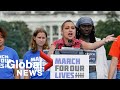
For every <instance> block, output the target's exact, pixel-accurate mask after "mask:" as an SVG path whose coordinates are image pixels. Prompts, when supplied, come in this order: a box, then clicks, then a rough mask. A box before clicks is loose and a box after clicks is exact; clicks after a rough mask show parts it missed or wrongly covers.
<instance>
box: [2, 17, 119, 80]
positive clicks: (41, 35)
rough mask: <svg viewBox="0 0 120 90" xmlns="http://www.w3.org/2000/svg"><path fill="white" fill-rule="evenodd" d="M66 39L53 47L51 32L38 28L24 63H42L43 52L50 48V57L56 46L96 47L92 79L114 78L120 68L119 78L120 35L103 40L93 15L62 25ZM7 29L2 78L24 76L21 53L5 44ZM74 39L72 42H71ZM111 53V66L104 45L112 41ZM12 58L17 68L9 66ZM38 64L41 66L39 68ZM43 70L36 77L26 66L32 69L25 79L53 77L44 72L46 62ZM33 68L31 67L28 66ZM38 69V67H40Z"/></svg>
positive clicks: (62, 32) (90, 72) (3, 36)
mask: <svg viewBox="0 0 120 90" xmlns="http://www.w3.org/2000/svg"><path fill="white" fill-rule="evenodd" d="M59 33H61V35H62V38H60V39H58V40H55V41H53V43H52V44H51V45H50V46H49V44H48V41H47V32H46V30H44V29H43V28H37V29H36V30H35V31H34V32H33V35H32V37H31V43H30V47H31V49H30V50H29V51H27V52H26V53H25V54H24V55H23V62H24V63H27V61H28V62H31V63H32V64H36V63H39V65H42V64H41V63H45V62H43V61H42V62H41V61H40V60H39V59H40V51H43V50H48V51H49V52H48V53H47V55H48V56H49V57H50V56H51V54H53V53H54V51H55V49H62V47H72V48H79V49H84V50H96V53H97V55H96V66H95V67H89V68H90V69H89V78H90V79H112V78H113V75H114V73H115V70H116V67H117V74H116V79H119V78H120V65H119V64H120V60H119V59H120V55H119V54H120V48H119V47H120V44H119V42H120V36H118V37H114V34H112V35H108V36H107V37H105V38H103V39H102V40H101V39H100V38H98V37H95V26H94V22H93V20H92V19H91V18H90V17H81V18H80V19H78V21H77V23H76V24H74V22H73V21H72V20H66V21H64V22H63V24H62V25H61V32H59ZM6 37H7V32H6V31H5V30H4V29H3V28H0V79H20V75H17V70H19V67H17V63H16V61H18V62H20V61H19V56H18V54H17V52H16V51H15V50H14V49H13V48H11V47H7V45H5V40H6ZM69 41H70V42H69ZM112 41H113V44H112V46H111V49H110V52H109V55H111V56H112V60H111V64H110V68H108V64H107V57H106V50H105V47H104V45H105V44H107V43H108V42H112ZM9 60H12V61H11V63H9V64H11V65H12V63H13V62H14V67H12V68H8V67H7V66H8V64H7V62H9ZM39 65H38V67H39ZM42 66H43V67H42V68H38V69H41V70H42V71H43V72H37V73H35V75H34V76H32V75H31V73H30V70H35V68H34V67H32V68H24V69H25V70H27V71H28V73H27V75H25V76H24V79H50V70H49V69H48V70H46V71H44V65H42ZM28 67H30V66H28ZM36 71H37V70H36Z"/></svg>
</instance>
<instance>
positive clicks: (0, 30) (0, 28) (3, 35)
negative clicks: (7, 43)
mask: <svg viewBox="0 0 120 90" xmlns="http://www.w3.org/2000/svg"><path fill="white" fill-rule="evenodd" d="M0 32H1V34H2V37H3V38H4V39H6V38H7V32H6V31H5V30H4V29H3V28H2V27H0Z"/></svg>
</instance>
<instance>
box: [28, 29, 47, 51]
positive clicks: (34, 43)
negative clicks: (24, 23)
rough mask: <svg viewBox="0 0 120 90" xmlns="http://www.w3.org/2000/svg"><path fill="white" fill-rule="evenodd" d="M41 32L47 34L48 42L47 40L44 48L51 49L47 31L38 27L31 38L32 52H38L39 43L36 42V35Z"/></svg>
mask: <svg viewBox="0 0 120 90" xmlns="http://www.w3.org/2000/svg"><path fill="white" fill-rule="evenodd" d="M40 32H43V33H45V35H46V42H45V44H44V45H43V48H42V49H43V50H44V49H49V45H48V41H47V32H46V31H45V30H44V29H43V28H37V29H36V30H35V31H34V33H33V35H32V39H31V44H30V45H31V48H32V52H36V51H37V49H38V48H37V44H36V41H35V40H34V37H36V36H37V34H38V33H40Z"/></svg>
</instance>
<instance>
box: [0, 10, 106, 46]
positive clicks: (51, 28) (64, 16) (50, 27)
mask: <svg viewBox="0 0 120 90" xmlns="http://www.w3.org/2000/svg"><path fill="white" fill-rule="evenodd" d="M106 13H108V11H0V20H4V21H24V22H26V23H27V25H28V27H29V28H30V29H32V30H33V31H34V30H35V29H36V28H38V27H43V28H44V29H45V30H46V31H47V33H48V42H49V44H51V43H52V42H53V41H54V40H56V39H59V38H61V25H62V23H63V22H64V21H65V20H72V21H73V22H74V23H76V22H77V20H78V19H79V18H80V17H82V16H89V17H91V18H92V19H93V21H94V23H95V24H96V22H97V21H98V20H103V21H104V20H105V19H106V16H105V14H106Z"/></svg>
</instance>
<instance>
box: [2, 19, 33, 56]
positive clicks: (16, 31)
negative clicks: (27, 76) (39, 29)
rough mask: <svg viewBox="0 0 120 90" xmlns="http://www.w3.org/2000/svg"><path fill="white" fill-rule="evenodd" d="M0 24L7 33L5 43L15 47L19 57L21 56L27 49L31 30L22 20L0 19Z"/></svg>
mask: <svg viewBox="0 0 120 90" xmlns="http://www.w3.org/2000/svg"><path fill="white" fill-rule="evenodd" d="M0 26H1V27H3V28H5V30H6V31H7V33H8V36H7V40H6V42H5V45H6V46H9V47H12V48H13V49H15V50H16V51H17V53H18V55H19V57H20V58H23V55H24V54H25V52H26V51H27V50H28V49H29V43H30V39H31V33H32V30H30V29H29V28H28V26H27V24H26V23H25V22H23V21H13V22H6V21H1V22H0Z"/></svg>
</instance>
